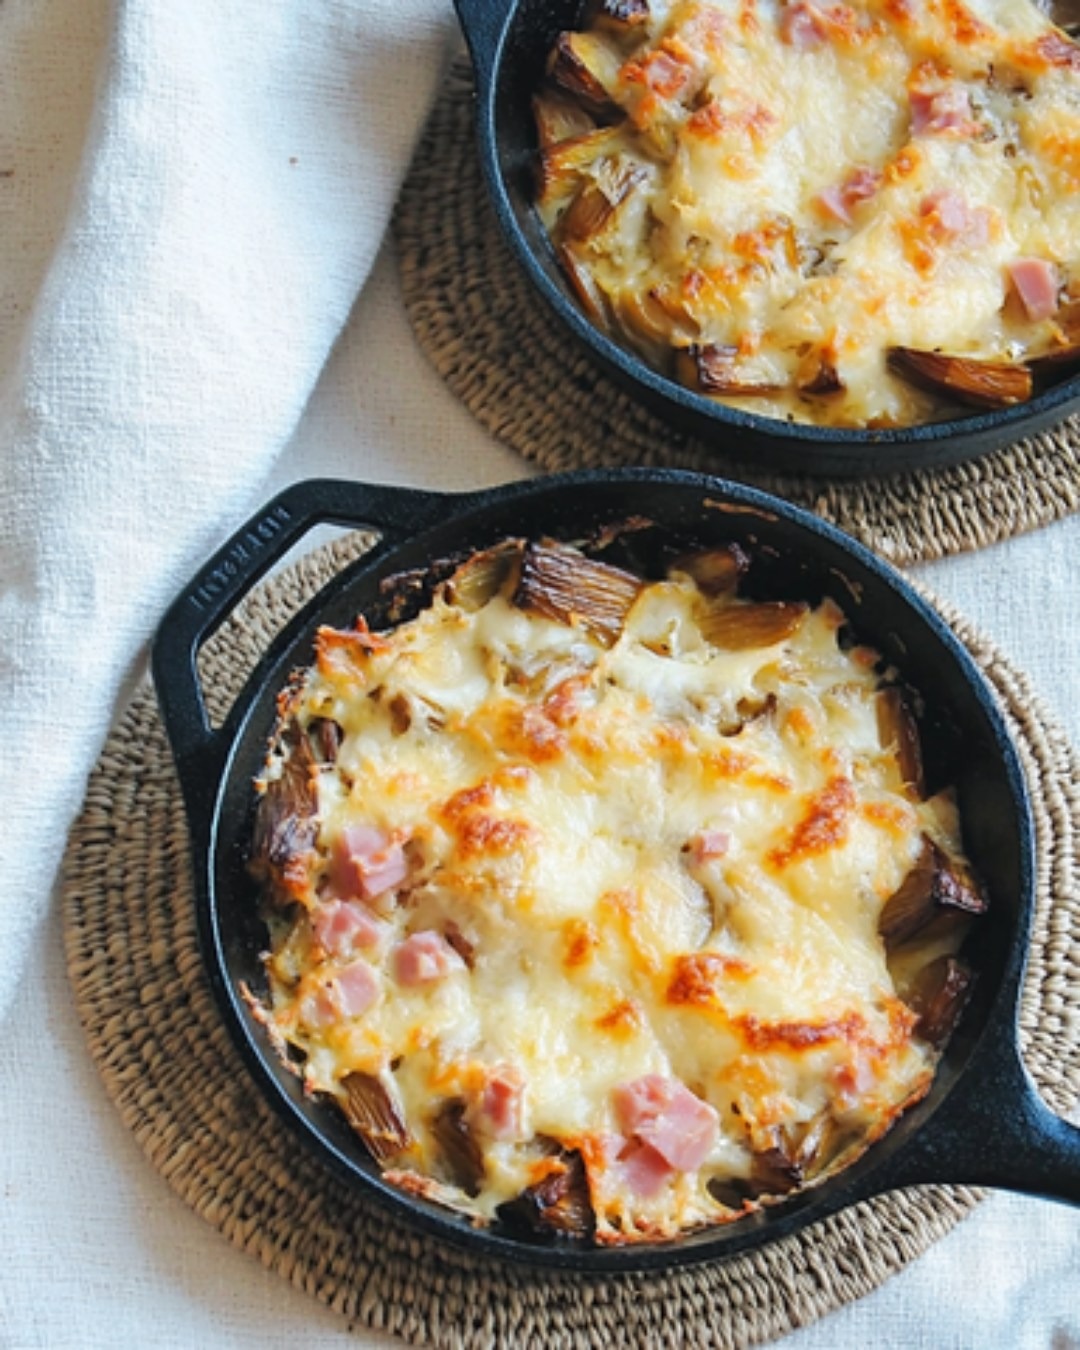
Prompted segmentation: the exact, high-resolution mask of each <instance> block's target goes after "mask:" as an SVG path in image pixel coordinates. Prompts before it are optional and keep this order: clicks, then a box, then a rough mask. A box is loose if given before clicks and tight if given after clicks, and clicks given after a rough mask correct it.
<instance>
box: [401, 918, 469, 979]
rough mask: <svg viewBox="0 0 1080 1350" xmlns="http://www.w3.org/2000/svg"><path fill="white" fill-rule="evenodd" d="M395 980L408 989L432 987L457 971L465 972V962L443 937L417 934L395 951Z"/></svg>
mask: <svg viewBox="0 0 1080 1350" xmlns="http://www.w3.org/2000/svg"><path fill="white" fill-rule="evenodd" d="M391 965H392V968H393V972H394V978H395V979H396V980H397V982H398V984H403V985H405V986H407V987H410V986H415V985H418V984H430V983H431V982H432V981H433V980H441V979H443V978H444V977H445V976H447V975H449V974H451V972H452V971H455V970H464V969H465V962H464V961H463V960H462V959H461V957H460V956H459V955H458V954H457V952H456V951H455V950H454V949H453V947H451V946H450V944H449V942H447V940H446V939H445V938H444V937H443V935H442V934H441V933H436V932H435V931H434V929H426V930H425V931H424V932H422V933H413V935H412V936H411V937H407V938H406V939H405V941H404V942H402V943H400V944H399V945H398V946H397V947H395V948H394V951H393V954H392V956H391Z"/></svg>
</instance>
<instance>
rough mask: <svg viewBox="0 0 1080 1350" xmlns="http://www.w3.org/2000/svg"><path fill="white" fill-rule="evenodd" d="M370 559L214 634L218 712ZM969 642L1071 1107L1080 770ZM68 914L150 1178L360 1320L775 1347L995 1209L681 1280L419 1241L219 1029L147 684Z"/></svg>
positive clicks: (964, 1197)
mask: <svg viewBox="0 0 1080 1350" xmlns="http://www.w3.org/2000/svg"><path fill="white" fill-rule="evenodd" d="M362 543H363V541H362V540H361V539H360V537H359V536H355V535H353V536H346V537H345V538H344V539H342V540H339V541H337V542H335V543H333V544H330V545H327V546H325V547H324V548H322V549H320V550H318V551H317V552H315V553H313V554H311V555H309V556H308V557H306V558H305V559H302V560H301V562H300V563H298V564H296V565H295V566H293V567H292V568H291V569H289V570H288V571H286V572H284V573H282V574H280V575H278V576H277V577H275V578H273V579H272V580H271V581H269V582H267V583H264V585H263V586H262V587H261V588H260V589H259V590H258V591H257V592H256V593H255V594H254V595H253V596H252V597H251V598H250V600H249V601H248V602H247V604H246V605H245V606H244V607H243V608H242V609H241V610H240V611H238V612H237V614H236V615H234V616H233V618H232V619H231V620H230V621H229V622H228V624H227V625H225V626H224V627H223V629H222V630H221V631H220V632H219V633H218V634H217V635H215V637H214V638H213V639H212V641H211V642H210V643H209V644H208V645H207V647H206V648H205V650H204V652H203V661H202V663H201V664H202V671H203V679H204V681H205V688H206V692H207V696H208V701H209V703H210V705H211V712H212V713H214V714H216V715H217V716H219V717H220V715H221V714H222V713H223V712H224V711H225V710H226V709H227V707H228V705H229V702H230V701H231V700H232V699H233V698H234V697H235V694H236V692H237V690H238V689H239V687H240V684H241V681H242V678H243V676H244V674H245V673H246V672H247V670H248V669H250V666H251V665H252V663H253V662H254V659H255V657H256V654H257V653H258V652H259V650H260V649H261V648H263V647H264V646H265V644H266V642H267V641H268V639H269V637H270V636H271V635H272V634H273V633H274V632H276V631H277V629H278V628H279V627H280V625H281V624H282V623H283V622H284V620H285V618H286V617H287V616H288V615H289V614H290V613H292V612H293V611H294V609H295V608H296V606H297V605H298V604H299V603H300V602H301V601H302V600H303V599H305V598H307V597H308V596H309V595H311V594H312V593H313V592H314V591H315V590H316V589H317V588H318V587H319V586H320V585H321V584H323V583H324V582H325V581H326V580H328V579H329V577H330V576H331V575H333V573H334V572H335V571H336V570H337V569H338V568H340V567H341V566H343V565H344V563H345V562H346V561H347V560H348V559H349V558H351V557H353V556H355V555H356V553H357V552H358V551H359V549H360V547H361V545H362ZM949 617H950V618H953V617H954V616H949ZM955 626H956V627H957V631H958V632H959V633H960V635H961V637H962V638H963V639H964V641H966V642H967V643H968V645H969V647H970V648H971V650H972V651H973V653H974V654H975V656H976V658H977V659H978V660H979V661H980V663H981V664H982V666H983V667H984V669H985V670H986V671H987V673H988V675H989V677H990V679H991V680H992V682H993V683H994V685H995V686H996V688H997V689H998V691H999V693H1000V694H1001V697H1002V700H1003V703H1004V705H1005V707H1006V709H1007V711H1008V714H1009V717H1010V720H1011V722H1012V725H1013V727H1014V728H1015V730H1016V731H1017V733H1018V735H1019V738H1020V744H1021V747H1022V750H1023V753H1024V756H1025V761H1026V764H1027V768H1028V773H1029V777H1030V781H1031V783H1032V786H1033V790H1034V795H1035V816H1036V828H1037V833H1038V847H1039V857H1040V871H1039V911H1038V930H1037V934H1036V939H1035V944H1034V952H1033V961H1032V966H1031V971H1030V975H1029V979H1028V983H1027V988H1026V996H1025V1000H1024V1006H1023V1034H1024V1039H1025V1045H1026V1052H1027V1056H1028V1062H1029V1064H1030V1066H1031V1068H1032V1070H1033V1072H1034V1074H1035V1075H1036V1077H1037V1079H1038V1081H1039V1083H1040V1085H1041V1087H1042V1088H1043V1090H1044V1092H1045V1094H1046V1097H1047V1099H1048V1101H1050V1103H1051V1105H1052V1106H1054V1107H1055V1109H1057V1110H1059V1111H1064V1110H1067V1109H1068V1108H1069V1107H1070V1106H1071V1105H1072V1104H1073V1103H1074V1102H1075V1101H1076V1100H1077V1097H1078V1096H1080V987H1078V986H1077V983H1076V982H1075V981H1070V980H1069V979H1068V966H1069V963H1070V961H1072V962H1075V961H1076V959H1077V953H1078V952H1080V857H1078V852H1077V827H1078V824H1080V789H1078V788H1077V786H1076V784H1077V783H1078V782H1080V757H1078V756H1077V755H1076V754H1075V753H1074V752H1073V751H1072V750H1071V748H1070V747H1069V745H1068V743H1067V742H1066V740H1065V738H1064V736H1063V735H1062V734H1061V733H1060V731H1059V730H1058V729H1057V728H1056V727H1055V725H1054V724H1053V723H1052V722H1051V721H1050V720H1049V719H1048V718H1047V716H1046V715H1045V713H1044V712H1043V711H1042V709H1041V708H1040V705H1039V703H1038V701H1037V699H1036V698H1034V696H1033V694H1032V691H1031V689H1030V688H1029V686H1028V683H1027V681H1026V680H1025V678H1024V677H1023V676H1022V675H1021V674H1019V673H1018V672H1017V671H1016V670H1015V669H1014V668H1013V667H1012V666H1011V665H1009V664H1008V662H1006V661H1005V660H1004V659H1003V658H1002V657H1001V656H1000V655H998V654H997V653H996V652H995V651H994V649H993V648H992V647H991V646H990V645H989V644H988V643H986V642H985V641H984V640H982V639H981V638H979V637H978V636H976V635H975V634H973V633H972V632H971V630H970V629H969V628H968V626H967V625H966V624H965V623H963V622H961V621H960V620H958V619H957V620H956V621H955ZM1051 897H1052V900H1051ZM61 903H62V922H63V929H64V936H65V943H66V951H67V960H68V969H69V973H70V978H71V981H72V985H73V988H74V993H75V999H76V1004H77V1007H78V1011H79V1015H80V1017H81V1019H82V1022H83V1025H84V1027H85V1030H86V1034H87V1038H88V1041H89V1045H90V1049H91V1053H92V1055H93V1058H94V1060H95V1062H96V1063H97V1065H98V1067H99V1069H100V1071H101V1073H102V1076H103V1078H104V1081H105V1085H106V1088H107V1090H108V1092H109V1094H110V1096H111V1097H112V1098H113V1100H114V1101H115V1103H116V1105H117V1107H118V1108H119V1110H120V1113H121V1115H122V1117H123V1119H124V1121H125V1122H126V1124H127V1125H128V1126H129V1127H130V1128H131V1129H132V1131H133V1132H134V1134H135V1135H136V1137H137V1138H138V1140H139V1142H140V1144H141V1145H142V1147H143V1149H144V1150H145V1152H146V1154H147V1156H148V1158H149V1159H150V1162H151V1163H152V1165H153V1166H154V1167H155V1168H157V1169H158V1170H159V1171H160V1172H161V1174H162V1175H163V1176H164V1177H165V1178H166V1179H167V1180H168V1182H169V1184H170V1186H172V1187H173V1189H174V1190H175V1191H176V1192H177V1193H178V1194H179V1195H180V1196H181V1197H182V1198H183V1199H184V1200H185V1201H187V1203H188V1204H190V1205H191V1206H192V1207H193V1208H194V1209H196V1210H197V1211H198V1212H199V1213H200V1214H202V1215H203V1216H204V1217H205V1218H206V1219H207V1220H208V1221H209V1222H210V1223H211V1224H213V1225H214V1227H215V1228H217V1229H219V1230H220V1231H221V1232H222V1233H224V1234H225V1235H226V1236H227V1237H228V1238H229V1239H230V1240H231V1241H233V1242H234V1243H236V1244H237V1245H238V1246H239V1247H241V1248H243V1249H244V1250H245V1251H248V1252H250V1253H252V1254H253V1255H255V1256H257V1257H258V1258H259V1259H260V1260H261V1261H262V1262H264V1263H265V1265H267V1266H268V1267H270V1268H271V1269H273V1270H276V1271H278V1272H279V1273H280V1274H281V1275H283V1276H284V1277H285V1278H286V1279H288V1280H291V1281H292V1282H293V1283H294V1284H295V1285H297V1286H298V1287H300V1288H302V1289H305V1290H307V1291H308V1292H309V1293H311V1294H313V1295H315V1296H316V1297H318V1298H319V1299H321V1300H323V1301H324V1302H326V1303H327V1304H329V1305H331V1306H332V1307H334V1308H336V1309H338V1310H339V1311H340V1312H342V1313H343V1314H344V1315H345V1316H346V1317H347V1318H348V1319H349V1320H350V1322H351V1323H352V1324H353V1325H354V1326H357V1327H363V1328H372V1329H379V1330H383V1331H390V1332H393V1333H395V1334H397V1335H398V1336H400V1337H402V1338H403V1339H405V1340H406V1341H409V1342H412V1343H415V1344H424V1345H435V1346H440V1347H442V1346H445V1347H480V1346H483V1347H491V1348H492V1350H495V1348H496V1347H497V1348H499V1350H523V1348H524V1347H554V1346H558V1347H591V1346H598V1347H599V1346H605V1347H606V1346H609V1345H621V1346H634V1347H641V1348H642V1350H645V1347H652V1346H656V1345H664V1346H668V1347H676V1346H679V1347H687V1350H690V1348H691V1347H692V1348H693V1350H706V1348H707V1347H717V1348H719V1347H736V1346H744V1345H752V1344H759V1343H761V1342H763V1341H767V1340H770V1339H773V1338H774V1337H777V1336H779V1335H782V1334H783V1333H784V1332H786V1331H789V1330H791V1329H792V1328H794V1327H797V1326H801V1325H805V1324H806V1323H807V1322H810V1321H812V1320H814V1319H815V1318H817V1317H819V1316H820V1315H822V1314H823V1313H825V1312H827V1311H829V1310H830V1309H832V1308H835V1307H838V1306H839V1305H840V1304H842V1303H845V1302H847V1301H850V1300H852V1299H856V1298H858V1297H860V1296H861V1295H863V1294H865V1293H867V1292H868V1291H869V1290H871V1289H873V1288H875V1287H876V1286H877V1285H878V1284H880V1283H881V1282H882V1281H883V1280H884V1279H886V1278H887V1277H888V1276H889V1275H890V1274H892V1273H893V1272H895V1271H897V1270H899V1269H900V1268H901V1267H902V1266H904V1265H905V1264H906V1263H907V1262H909V1261H911V1260H912V1259H914V1258H915V1257H917V1256H918V1255H920V1254H921V1253H922V1252H924V1251H925V1250H926V1249H927V1248H928V1247H929V1246H930V1245H931V1244H932V1243H933V1242H934V1241H935V1240H936V1239H937V1238H939V1237H941V1236H942V1235H943V1234H944V1233H945V1232H947V1231H948V1230H949V1229H950V1228H952V1227H953V1226H954V1225H955V1224H956V1223H957V1222H958V1221H959V1220H960V1219H961V1218H963V1217H964V1215H965V1214H967V1213H968V1212H969V1210H970V1209H971V1208H972V1206H973V1205H975V1204H976V1203H977V1201H978V1198H979V1192H977V1191H974V1190H971V1189H968V1188H961V1187H923V1188H919V1189H915V1190H911V1191H907V1192H903V1193H899V1194H896V1195H890V1196H885V1197H881V1198H878V1199H876V1200H874V1201H871V1202H868V1203H865V1204H862V1205H859V1206H857V1207H855V1208H853V1209H851V1210H848V1211H846V1212H845V1213H842V1214H840V1215H837V1216H835V1217H834V1218H832V1219H829V1220H827V1221H825V1222H823V1223H821V1224H818V1225H816V1226H815V1227H813V1228H811V1229H809V1230H807V1231H806V1232H804V1233H802V1234H801V1235H798V1236H796V1237H793V1238H788V1239H785V1240H784V1241H782V1242H780V1243H778V1244H776V1245H775V1246H772V1247H769V1248H768V1249H766V1250H763V1251H758V1252H754V1253H752V1254H749V1255H744V1256H739V1257H735V1258H732V1259H730V1260H728V1261H726V1262H717V1263H713V1264H709V1265H704V1266H699V1267H695V1268H692V1269H689V1270H686V1271H683V1272H680V1273H676V1274H670V1275H654V1276H644V1275H637V1276H623V1277H618V1278H612V1277H605V1278H598V1277H585V1276H577V1277H575V1276H572V1275H565V1274H556V1273H533V1272H530V1271H528V1270H527V1269H525V1268H521V1267H518V1266H516V1265H505V1266H503V1265H500V1264H498V1263H494V1262H492V1261H491V1260H490V1259H484V1260H480V1259H477V1258H475V1257H473V1256H471V1255H469V1254H466V1253H464V1252H461V1251H459V1250H456V1249H453V1248H450V1247H447V1246H443V1245H442V1244H441V1243H439V1242H437V1241H436V1240H434V1239H432V1238H429V1237H427V1236H419V1235H417V1234H414V1233H413V1232H411V1231H410V1230H409V1229H408V1228H407V1227H405V1226H404V1225H402V1224H401V1223H400V1222H398V1221H397V1220H396V1219H394V1218H391V1217H388V1216H387V1214H385V1213H384V1212H383V1211H382V1210H381V1209H378V1208H376V1207H374V1206H373V1205H372V1204H371V1203H370V1202H369V1201H366V1200H365V1199H363V1198H361V1197H359V1196H357V1195H354V1194H352V1193H351V1192H349V1191H348V1190H347V1189H346V1188H345V1187H344V1186H343V1185H342V1184H341V1183H340V1182H339V1181H338V1180H337V1179H336V1178H335V1177H334V1176H333V1175H332V1174H331V1173H330V1172H329V1171H327V1170H325V1169H324V1168H323V1166H322V1165H321V1164H320V1163H319V1162H317V1161H316V1160H315V1159H314V1158H311V1157H308V1155H307V1154H306V1153H305V1152H304V1151H303V1150H302V1148H301V1147H300V1146H299V1144H298V1143H297V1142H296V1140H295V1139H294V1137H293V1135H292V1133H291V1131H288V1130H286V1129H285V1128H284V1127H283V1126H281V1125H280V1124H279V1123H278V1122H277V1121H276V1118H275V1116H274V1115H273V1113H272V1112H271V1110H270V1108H269V1107H268V1106H266V1104H265V1103H264V1102H263V1100H262V1099H261V1097H260V1096H259V1095H258V1093H257V1092H256V1090H255V1087H254V1085H253V1083H252V1080H251V1079H250V1078H249V1076H248V1073H247V1071H246V1070H245V1068H244V1066H243V1064H242V1062H241V1060H240V1057H239V1055H238V1053H237V1052H236V1050H235V1049H234V1047H233V1045H232V1043H231V1041H230V1040H229V1037H228V1035H227V1034H226V1032H225V1030H224V1028H223V1025H222V1024H221V1022H220V1021H219V1018H218V1016H217V1013H216V1011H215V1006H214V1004H213V1002H212V996H211V994H210V991H209V988H208V985H207V982H206V980H205V977H204V975H203V972H202V967H201V963H200V957H199V952H198V946H197V941H196V934H195V923H194V918H193V912H192V883H191V877H190V872H189V863H188V841H187V830H186V824H185V819H184V813H183V808H182V804H181V800H180V791H179V785H178V783H177V780H176V777H175V774H174V771H173V767H172V762H171V756H170V752H169V748H168V745H167V743H166V740H165V736H164V733H163V730H162V727H161V723H160V721H159V718H158V714H157V708H156V703H155V699H154V694H153V691H152V690H151V689H150V688H149V686H147V685H144V686H143V687H142V688H141V689H140V691H139V692H138V693H137V695H136V697H135V698H134V700H133V702H132V703H131V705H130V707H129V709H128V711H127V714H126V716H124V717H123V719H122V720H121V722H120V723H119V725H118V726H117V727H116V729H115V731H114V732H113V734H112V735H111V737H110V739H109V742H108V744H107V746H106V749H105V751H104V753H103V754H102V756H101V759H100V761H99V763H98V765H97V768H96V770H95V772H94V774H93V776H92V779H91V782H90V785H89V789H88V792H87V795H86V801H85V804H84V807H83V810H82V813H81V816H80V818H79V820H78V821H77V823H76V825H75V828H74V830H73V832H72V835H71V839H70V844H69V849H68V854H67V858H66V866H65V874H64V882H63V886H62V902H61Z"/></svg>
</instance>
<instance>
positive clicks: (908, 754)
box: [877, 685, 926, 801]
mask: <svg viewBox="0 0 1080 1350" xmlns="http://www.w3.org/2000/svg"><path fill="white" fill-rule="evenodd" d="M877 724H878V739H879V740H880V741H881V745H882V748H883V749H887V748H888V747H889V746H893V747H894V748H895V750H896V758H897V762H898V764H899V766H900V775H901V777H902V778H903V780H904V783H905V785H906V786H907V787H908V788H909V789H910V790H911V792H912V793H913V794H914V795H915V796H916V797H917V798H918V799H919V800H920V801H922V800H923V798H924V797H925V796H926V781H925V777H924V774H923V757H922V742H921V740H920V739H919V724H918V723H917V722H916V720H915V714H914V712H913V711H912V707H911V701H910V699H909V698H908V696H907V694H905V692H904V690H903V689H901V688H900V687H899V686H898V685H890V686H889V687H888V688H887V689H882V690H881V692H880V693H879V694H878V696H877Z"/></svg>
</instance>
